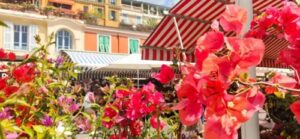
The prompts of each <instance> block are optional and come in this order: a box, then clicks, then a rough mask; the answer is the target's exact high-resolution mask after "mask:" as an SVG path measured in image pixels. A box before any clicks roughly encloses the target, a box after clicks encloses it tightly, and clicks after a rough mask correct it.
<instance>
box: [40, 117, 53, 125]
mask: <svg viewBox="0 0 300 139" xmlns="http://www.w3.org/2000/svg"><path fill="white" fill-rule="evenodd" d="M42 123H43V125H44V126H52V125H53V119H52V118H51V117H50V116H48V115H45V117H44V119H43V120H42Z"/></svg>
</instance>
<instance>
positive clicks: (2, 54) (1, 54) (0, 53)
mask: <svg viewBox="0 0 300 139" xmlns="http://www.w3.org/2000/svg"><path fill="white" fill-rule="evenodd" d="M6 56H7V54H6V53H5V52H4V49H3V48H0V59H5V58H6Z"/></svg>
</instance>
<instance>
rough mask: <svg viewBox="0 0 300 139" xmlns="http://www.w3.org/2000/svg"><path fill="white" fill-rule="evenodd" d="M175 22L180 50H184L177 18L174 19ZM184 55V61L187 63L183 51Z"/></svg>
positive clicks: (183, 52) (183, 53)
mask: <svg viewBox="0 0 300 139" xmlns="http://www.w3.org/2000/svg"><path fill="white" fill-rule="evenodd" d="M173 21H174V25H175V29H176V32H177V37H178V39H179V43H180V49H181V50H184V47H183V42H182V38H181V35H180V30H179V28H178V24H177V21H176V17H173ZM182 55H183V61H186V54H185V51H182Z"/></svg>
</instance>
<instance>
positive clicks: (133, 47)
mask: <svg viewBox="0 0 300 139" xmlns="http://www.w3.org/2000/svg"><path fill="white" fill-rule="evenodd" d="M138 48H139V41H138V40H136V39H130V40H129V49H130V53H131V54H134V53H139V52H138Z"/></svg>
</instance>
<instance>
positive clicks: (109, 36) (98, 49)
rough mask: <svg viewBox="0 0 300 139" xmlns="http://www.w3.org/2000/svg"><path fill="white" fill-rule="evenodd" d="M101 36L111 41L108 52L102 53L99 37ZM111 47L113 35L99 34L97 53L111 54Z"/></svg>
mask: <svg viewBox="0 0 300 139" xmlns="http://www.w3.org/2000/svg"><path fill="white" fill-rule="evenodd" d="M100 36H105V37H108V39H109V46H108V52H100V46H99V43H100V40H99V37H100ZM111 46H112V40H111V35H106V34H97V52H99V53H105V54H106V53H111V51H112V48H111Z"/></svg>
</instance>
